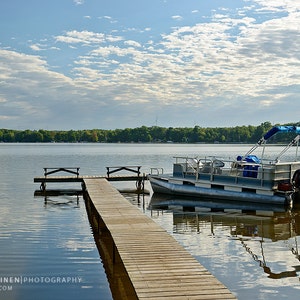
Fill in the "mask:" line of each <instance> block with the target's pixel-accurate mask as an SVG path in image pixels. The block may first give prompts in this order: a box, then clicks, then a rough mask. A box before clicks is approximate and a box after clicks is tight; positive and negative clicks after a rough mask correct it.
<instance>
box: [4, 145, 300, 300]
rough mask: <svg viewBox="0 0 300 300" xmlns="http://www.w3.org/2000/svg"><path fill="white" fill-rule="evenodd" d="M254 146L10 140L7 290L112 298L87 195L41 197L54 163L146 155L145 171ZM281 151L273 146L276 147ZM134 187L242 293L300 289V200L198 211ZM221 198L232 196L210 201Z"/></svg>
mask: <svg viewBox="0 0 300 300" xmlns="http://www.w3.org/2000/svg"><path fill="white" fill-rule="evenodd" d="M248 149H249V147H248V146H245V145H177V144H158V145H152V144H151V145H149V144H146V145H145V144H125V145H124V144H0V166H1V172H0V266H1V269H0V299H22V300H23V299H71V298H72V299H74V300H76V299H100V300H106V299H112V295H111V292H110V288H109V284H108V282H107V278H106V274H105V270H104V267H103V265H102V261H101V258H100V257H99V253H98V250H97V248H96V246H95V242H94V239H93V235H92V231H91V227H90V224H89V222H88V218H87V215H86V210H85V204H84V201H83V199H82V197H79V198H77V197H76V196H60V197H49V199H48V201H47V203H44V199H43V198H42V197H34V191H35V190H36V189H39V186H38V184H35V183H33V178H34V177H35V176H41V175H42V174H43V168H44V167H77V166H78V167H80V174H81V175H103V174H105V173H106V166H117V165H141V166H142V172H145V173H149V170H150V168H151V167H163V168H164V171H165V173H167V172H171V170H172V162H173V156H176V155H182V156H183V155H191V156H196V155H200V156H201V155H205V154H207V153H209V154H215V155H217V156H223V157H229V156H231V157H234V156H236V155H238V154H244V153H245V152H246V151H247V150H248ZM278 151H279V150H278V147H272V149H271V152H272V154H273V153H278ZM126 185H127V187H133V186H134V183H126ZM116 186H117V187H120V188H124V187H125V186H124V183H116ZM60 187H61V185H60ZM76 187H80V186H78V184H77V185H76ZM146 188H147V189H149V190H150V187H149V186H148V185H147V186H146ZM125 196H126V198H127V199H128V201H131V202H132V203H133V205H137V206H138V207H139V208H140V209H141V210H142V211H143V212H144V213H145V214H147V215H148V216H149V217H150V218H152V219H153V220H155V221H156V222H157V223H158V224H160V225H161V226H162V227H163V228H165V229H166V230H167V231H168V232H169V233H170V234H171V235H172V236H174V238H175V239H176V240H178V242H179V243H181V244H182V245H183V246H184V247H185V248H186V249H187V251H189V252H190V253H191V254H192V255H193V256H194V257H196V259H197V260H198V261H199V262H200V263H201V264H202V265H204V266H205V267H206V268H207V269H208V270H209V271H210V272H211V273H212V274H214V275H215V276H216V277H217V278H218V279H219V280H220V281H221V282H223V283H224V284H225V285H226V286H227V287H228V288H229V289H230V290H231V291H232V292H233V293H235V294H236V295H237V297H238V299H299V292H300V281H299V278H300V262H299V252H298V251H299V250H298V249H299V247H300V245H299V244H300V237H299V235H300V212H299V209H297V208H294V209H293V210H291V211H287V210H285V208H283V207H278V208H276V211H274V209H270V208H267V209H266V208H263V209H262V208H260V210H261V211H259V212H256V213H253V212H251V213H250V212H248V213H240V212H238V211H235V210H228V211H226V212H221V211H219V210H218V209H215V210H214V211H213V212H212V211H210V210H209V209H208V208H207V207H206V208H205V207H202V208H201V209H200V211H196V212H195V211H192V209H191V211H186V210H184V211H183V210H182V209H181V208H180V206H178V205H177V204H181V203H182V201H183V199H178V198H177V199H174V198H173V199H163V200H164V201H172V203H173V204H174V206H173V209H171V210H168V209H163V208H161V207H158V206H155V204H156V203H157V202H158V201H161V199H157V197H156V196H153V195H152V194H150V195H149V196H145V197H144V198H139V199H138V198H137V196H136V195H130V194H127V195H125ZM184 201H185V200H184ZM189 205H190V206H191V207H192V206H193V205H195V203H189ZM196 205H198V206H199V205H200V206H201V205H202V204H201V203H196ZM203 205H206V204H203ZM216 205H218V206H222V205H223V204H220V203H213V202H211V203H210V206H216Z"/></svg>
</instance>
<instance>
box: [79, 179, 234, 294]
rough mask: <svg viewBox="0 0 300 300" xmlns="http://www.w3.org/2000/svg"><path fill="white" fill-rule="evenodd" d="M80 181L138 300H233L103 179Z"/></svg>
mask: <svg viewBox="0 0 300 300" xmlns="http://www.w3.org/2000/svg"><path fill="white" fill-rule="evenodd" d="M83 180H84V183H85V186H86V191H87V193H88V195H89V198H90V199H91V201H92V203H93V205H94V207H95V209H96V210H97V211H98V213H99V215H100V216H101V219H102V220H103V222H104V224H105V226H106V228H107V229H108V230H109V232H110V234H111V236H112V238H113V240H114V243H115V246H116V248H117V251H118V254H119V256H120V259H121V260H122V263H123V265H124V267H125V269H126V271H127V273H128V276H129V278H130V281H131V282H132V285H133V287H134V289H135V292H136V295H137V297H138V299H145V300H151V299H155V300H160V299H161V300H162V299H164V300H166V299H172V300H173V299H175V300H176V299H180V300H183V299H236V297H235V296H234V295H233V294H232V293H231V292H230V291H229V290H228V289H227V288H226V287H225V286H224V285H223V284H222V283H221V282H220V281H219V280H217V279H216V278H215V277H214V276H213V275H212V274H211V273H210V272H209V271H208V270H206V269H205V268H204V267H203V266H202V265H201V264H200V263H199V262H198V261H197V260H196V259H195V258H194V257H193V256H192V255H191V254H190V253H188V252H187V251H186V250H185V249H184V248H183V247H182V246H181V245H180V244H179V243H178V242H177V241H176V240H175V239H174V238H173V237H172V236H170V235H169V234H168V233H167V232H166V231H165V230H164V229H163V228H161V227H160V226H159V225H158V224H157V223H155V221H153V220H152V219H151V218H149V217H148V216H146V215H144V214H143V213H142V212H141V211H140V210H139V209H138V208H137V207H135V206H133V205H132V204H130V203H129V202H128V201H127V200H126V199H125V198H124V197H123V196H122V195H121V194H120V193H119V192H118V191H117V190H116V189H115V188H114V187H113V186H112V185H111V184H110V183H109V182H108V181H107V180H106V179H104V178H83Z"/></svg>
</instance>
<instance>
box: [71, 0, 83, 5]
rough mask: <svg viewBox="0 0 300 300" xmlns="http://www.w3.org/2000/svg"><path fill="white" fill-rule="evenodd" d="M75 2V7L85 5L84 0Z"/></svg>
mask: <svg viewBox="0 0 300 300" xmlns="http://www.w3.org/2000/svg"><path fill="white" fill-rule="evenodd" d="M73 2H74V3H75V5H82V4H84V0H73Z"/></svg>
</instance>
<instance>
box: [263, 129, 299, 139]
mask: <svg viewBox="0 0 300 300" xmlns="http://www.w3.org/2000/svg"><path fill="white" fill-rule="evenodd" d="M277 132H295V133H296V134H300V127H297V126H275V127H273V128H272V129H270V130H269V131H268V132H267V133H266V134H265V135H264V139H265V140H267V139H269V138H270V137H271V136H273V135H274V134H276V133H277Z"/></svg>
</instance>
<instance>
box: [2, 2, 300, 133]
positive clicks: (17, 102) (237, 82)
mask: <svg viewBox="0 0 300 300" xmlns="http://www.w3.org/2000/svg"><path fill="white" fill-rule="evenodd" d="M255 2H256V5H255V6H254V5H253V6H248V7H245V8H243V9H241V10H240V11H235V12H234V16H232V15H231V12H230V11H229V10H219V11H216V12H214V14H213V15H212V18H211V20H210V21H207V22H206V23H204V22H203V21H202V23H200V22H199V23H197V24H194V25H190V26H182V27H179V26H178V27H177V28H175V29H173V30H171V31H170V32H165V33H164V34H162V35H161V39H159V37H157V36H154V35H153V33H154V32H155V28H150V27H145V26H143V28H144V29H143V30H140V29H139V28H137V27H130V28H126V27H122V29H120V30H115V31H114V30H110V31H109V34H107V33H104V32H100V31H99V32H93V31H88V30H84V31H77V30H70V31H67V32H65V33H64V34H61V35H59V36H56V37H54V40H55V42H56V44H54V45H57V44H58V43H60V44H66V45H67V46H69V50H70V51H71V52H68V54H69V53H71V54H72V55H73V58H72V61H71V63H70V62H69V61H68V63H70V66H69V74H70V76H69V77H68V76H66V75H63V74H60V73H56V72H51V71H49V69H50V66H48V65H47V62H46V60H45V59H44V58H41V57H39V56H26V55H23V54H20V53H17V52H14V51H8V50H0V62H1V64H0V71H1V72H0V85H1V97H2V98H0V103H1V114H2V120H3V118H4V116H5V117H6V118H10V117H11V118H12V117H16V116H18V118H19V120H20V123H21V120H22V124H23V123H24V122H23V118H25V116H26V115H27V116H28V115H31V116H34V119H35V120H38V122H40V123H39V124H42V122H44V124H45V123H47V122H51V120H56V121H57V122H58V121H59V122H60V124H62V123H61V122H63V124H65V126H68V122H70V123H69V124H73V123H72V118H73V119H76V120H80V121H78V123H77V125H76V126H78V127H79V128H80V127H82V126H83V125H84V124H87V123H85V122H88V121H89V120H95V121H93V122H95V124H94V126H93V127H102V128H103V127H105V126H107V127H111V128H113V127H114V124H115V120H119V119H120V120H121V118H122V120H124V122H125V121H126V122H127V123H126V126H131V125H130V124H132V126H136V125H134V124H136V122H142V123H144V124H147V122H148V124H149V123H150V124H151V121H150V120H151V119H152V120H155V115H157V114H159V118H160V119H163V118H162V116H166V118H168V119H166V125H167V126H169V125H170V126H172V124H171V122H172V120H173V122H174V125H177V126H180V125H181V124H182V126H190V125H193V124H194V123H195V122H197V120H199V119H202V120H203V122H206V123H205V124H206V125H207V124H212V125H213V124H216V122H218V121H217V120H218V119H219V120H220V121H219V122H222V124H223V125H224V126H226V125H227V124H226V122H227V123H228V125H230V124H231V125H232V124H237V123H239V124H245V123H246V124H253V123H254V122H256V120H257V118H260V119H261V120H262V121H264V120H266V118H267V119H268V116H269V115H270V116H272V118H273V119H274V120H278V121H276V122H280V121H281V120H280V118H286V119H288V118H289V114H291V115H293V116H295V112H296V111H298V110H299V109H300V107H299V104H298V103H299V101H296V99H298V97H299V93H298V91H299V89H300V75H299V61H300V52H299V51H298V49H300V38H299V25H298V24H299V19H300V15H299V9H298V8H299V4H298V3H295V1H291V0H285V1H284V2H282V1H279V0H278V1H275V0H271V1H260V0H256V1H255ZM280 3H282V6H280V5H279V4H280ZM282 7H283V8H282ZM262 9H263V10H264V11H267V12H272V13H273V12H274V13H275V12H276V16H273V15H272V16H270V15H269V14H266V17H265V19H263V20H258V18H259V16H258V15H257V14H256V12H257V10H262ZM245 11H251V14H249V15H247V14H245ZM282 11H284V13H282ZM278 12H281V13H278ZM103 18H104V19H107V20H111V17H109V16H104V17H103ZM173 18H174V19H175V20H180V19H181V18H182V17H181V16H173ZM109 26H110V25H109ZM121 31H123V35H122V36H121V35H120V34H119V33H120V32H121ZM150 31H151V33H152V35H150V34H149V32H150ZM147 33H148V35H149V37H148V39H147V38H146V34H147ZM127 34H129V35H127ZM86 46H89V47H86ZM30 47H31V49H32V50H34V51H40V50H42V49H46V46H44V43H41V44H39V43H35V44H32V45H31V46H30ZM47 47H49V48H48V49H50V48H51V43H50V42H49V41H47ZM56 49H58V48H56ZM63 51H65V50H64V47H61V50H60V52H63ZM43 53H44V52H43ZM66 54H67V53H65V55H66ZM71 76H72V77H71ZM1 99H5V101H6V102H4V101H1ZM58 107H59V109H58ZM90 107H93V109H92V111H91V109H90ZM282 107H285V111H284V112H283V111H282ZM234 112H236V113H234ZM63 114H64V115H65V116H64V117H63ZM251 114H252V117H253V118H255V119H251V118H252V117H251ZM133 115H140V119H139V121H137V120H136V119H133V118H132V116H133ZM124 116H126V117H124ZM212 116H213V117H212ZM227 116H229V117H228V121H227V120H226V118H227ZM28 122H29V121H28ZM38 122H37V123H38ZM167 122H169V123H167ZM187 122H190V123H187ZM258 123H259V121H258ZM124 124H125V123H124ZM161 125H163V124H161ZM0 127H1V123H0ZM39 127H40V128H42V127H43V126H42V125H39Z"/></svg>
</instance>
